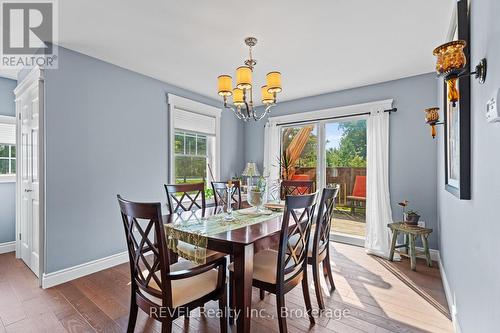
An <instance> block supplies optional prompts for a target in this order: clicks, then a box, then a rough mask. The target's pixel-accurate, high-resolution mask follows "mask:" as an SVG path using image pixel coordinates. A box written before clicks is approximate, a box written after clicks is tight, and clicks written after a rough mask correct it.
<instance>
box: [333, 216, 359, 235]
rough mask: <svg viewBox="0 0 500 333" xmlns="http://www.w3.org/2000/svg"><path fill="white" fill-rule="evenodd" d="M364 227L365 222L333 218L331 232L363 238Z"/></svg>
mask: <svg viewBox="0 0 500 333" xmlns="http://www.w3.org/2000/svg"><path fill="white" fill-rule="evenodd" d="M365 226H366V223H365V222H360V221H354V220H350V219H347V218H336V217H334V218H333V220H332V227H331V231H332V232H333V233H339V234H344V235H351V236H356V237H361V238H365Z"/></svg>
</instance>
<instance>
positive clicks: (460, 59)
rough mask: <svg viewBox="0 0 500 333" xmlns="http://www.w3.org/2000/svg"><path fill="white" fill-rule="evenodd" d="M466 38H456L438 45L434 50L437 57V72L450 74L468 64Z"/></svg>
mask: <svg viewBox="0 0 500 333" xmlns="http://www.w3.org/2000/svg"><path fill="white" fill-rule="evenodd" d="M466 45H467V43H466V42H465V41H464V40H455V41H452V42H448V43H446V44H443V45H441V46H438V47H436V48H435V49H434V51H433V52H432V53H433V54H434V55H435V56H436V57H437V61H436V72H437V73H438V74H445V75H446V74H450V73H453V72H456V71H460V70H462V69H463V68H464V67H465V65H466V64H467V60H466V58H465V53H464V47H465V46H466Z"/></svg>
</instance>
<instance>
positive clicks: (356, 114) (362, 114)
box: [276, 108, 398, 126]
mask: <svg viewBox="0 0 500 333" xmlns="http://www.w3.org/2000/svg"><path fill="white" fill-rule="evenodd" d="M397 111H398V108H392V109H387V110H384V112H389V114H391V113H393V112H397ZM369 114H370V112H363V113H354V114H349V115H345V116H337V117H328V118H316V119H309V120H299V121H291V122H288V123H277V124H276V125H277V126H283V125H293V124H303V123H311V122H315V121H321V120H331V119H342V118H350V117H356V116H367V115H369Z"/></svg>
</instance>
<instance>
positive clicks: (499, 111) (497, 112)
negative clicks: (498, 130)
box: [486, 89, 500, 123]
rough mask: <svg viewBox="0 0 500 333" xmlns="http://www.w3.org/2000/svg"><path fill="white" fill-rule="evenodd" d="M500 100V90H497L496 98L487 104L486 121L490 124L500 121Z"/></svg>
mask: <svg viewBox="0 0 500 333" xmlns="http://www.w3.org/2000/svg"><path fill="white" fill-rule="evenodd" d="M499 100H500V89H497V92H496V94H495V96H494V97H492V98H491V99H490V100H489V101H488V102H487V103H486V120H487V121H488V122H489V123H494V122H497V121H500V108H499V107H498V101H499Z"/></svg>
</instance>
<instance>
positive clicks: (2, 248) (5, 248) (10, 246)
mask: <svg viewBox="0 0 500 333" xmlns="http://www.w3.org/2000/svg"><path fill="white" fill-rule="evenodd" d="M15 250H16V242H15V241H14V242H6V243H1V244H0V254H2V253H8V252H14V251H15Z"/></svg>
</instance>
